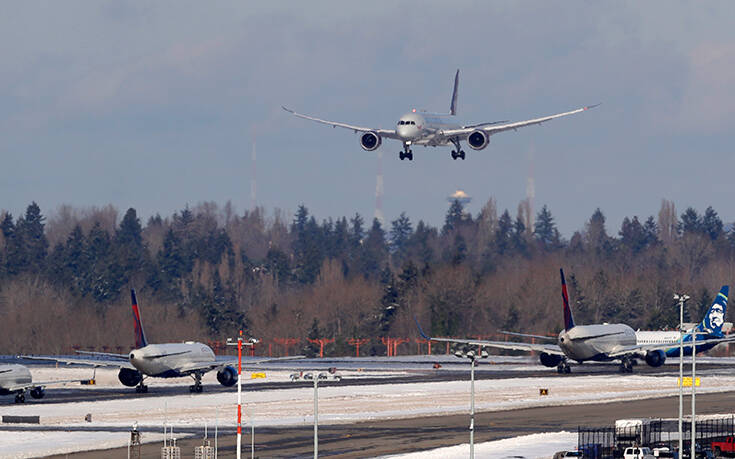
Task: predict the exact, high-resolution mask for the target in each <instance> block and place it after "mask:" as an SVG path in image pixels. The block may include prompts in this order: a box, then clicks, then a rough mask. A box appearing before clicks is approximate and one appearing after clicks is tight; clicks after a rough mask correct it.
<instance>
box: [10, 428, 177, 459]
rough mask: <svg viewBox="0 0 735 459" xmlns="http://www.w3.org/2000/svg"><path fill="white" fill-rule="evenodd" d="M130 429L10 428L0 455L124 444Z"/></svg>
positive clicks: (147, 438) (146, 437) (157, 437)
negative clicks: (30, 430) (66, 430)
mask: <svg viewBox="0 0 735 459" xmlns="http://www.w3.org/2000/svg"><path fill="white" fill-rule="evenodd" d="M129 438H130V433H128V432H6V433H3V435H2V439H0V459H6V458H7V459H10V458H13V459H21V458H30V457H43V456H49V455H52V454H67V453H73V452H77V451H89V450H96V449H108V448H120V447H124V446H127V445H128V439H129ZM143 441H144V442H154V441H155V442H162V441H163V433H160V434H154V433H145V434H143Z"/></svg>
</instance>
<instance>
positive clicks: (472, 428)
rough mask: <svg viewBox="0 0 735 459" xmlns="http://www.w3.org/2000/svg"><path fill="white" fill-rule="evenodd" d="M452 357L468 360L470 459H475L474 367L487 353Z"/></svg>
mask: <svg viewBox="0 0 735 459" xmlns="http://www.w3.org/2000/svg"><path fill="white" fill-rule="evenodd" d="M454 355H455V356H457V357H459V358H462V357H465V358H468V359H470V459H475V365H477V359H478V358H480V359H486V358H487V351H482V352H480V354H479V355H477V353H475V351H469V352H462V351H457V352H455V353H454Z"/></svg>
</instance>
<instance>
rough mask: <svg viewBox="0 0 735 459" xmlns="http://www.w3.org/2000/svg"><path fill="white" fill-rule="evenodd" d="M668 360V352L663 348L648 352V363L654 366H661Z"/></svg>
mask: <svg viewBox="0 0 735 459" xmlns="http://www.w3.org/2000/svg"><path fill="white" fill-rule="evenodd" d="M665 361H666V353H665V352H664V351H662V350H660V349H659V350H657V351H648V352H646V363H647V364H648V365H649V366H652V367H660V366H661V365H663V364H664V362H665Z"/></svg>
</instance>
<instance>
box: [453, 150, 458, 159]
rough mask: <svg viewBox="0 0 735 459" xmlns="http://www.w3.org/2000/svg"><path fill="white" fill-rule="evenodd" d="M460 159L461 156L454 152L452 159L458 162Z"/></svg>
mask: <svg viewBox="0 0 735 459" xmlns="http://www.w3.org/2000/svg"><path fill="white" fill-rule="evenodd" d="M458 157H459V155H458V154H457V152H456V151H454V150H452V159H453V160H455V161H456V160H457V158H458Z"/></svg>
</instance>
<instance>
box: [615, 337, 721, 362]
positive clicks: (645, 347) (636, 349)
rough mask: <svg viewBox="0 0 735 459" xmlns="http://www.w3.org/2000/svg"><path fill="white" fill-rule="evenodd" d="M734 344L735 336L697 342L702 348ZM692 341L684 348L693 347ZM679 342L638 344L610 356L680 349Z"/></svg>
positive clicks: (685, 342)
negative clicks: (726, 343) (709, 345)
mask: <svg viewBox="0 0 735 459" xmlns="http://www.w3.org/2000/svg"><path fill="white" fill-rule="evenodd" d="M728 341H729V342H732V341H735V336H730V337H725V338H715V339H705V340H697V342H696V344H697V346H702V345H706V344H719V343H725V342H728ZM691 343H692V342H691V341H684V347H691V346H692V344H691ZM678 347H679V342H678V341H677V342H674V343H668V344H636V345H633V346H625V347H623V348H620V349H618V350H617V351H615V352H611V353H610V354H608V355H609V356H610V357H613V358H615V357H623V356H625V355H628V354H640V353H642V352H648V351H665V350H667V349H671V348H678Z"/></svg>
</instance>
